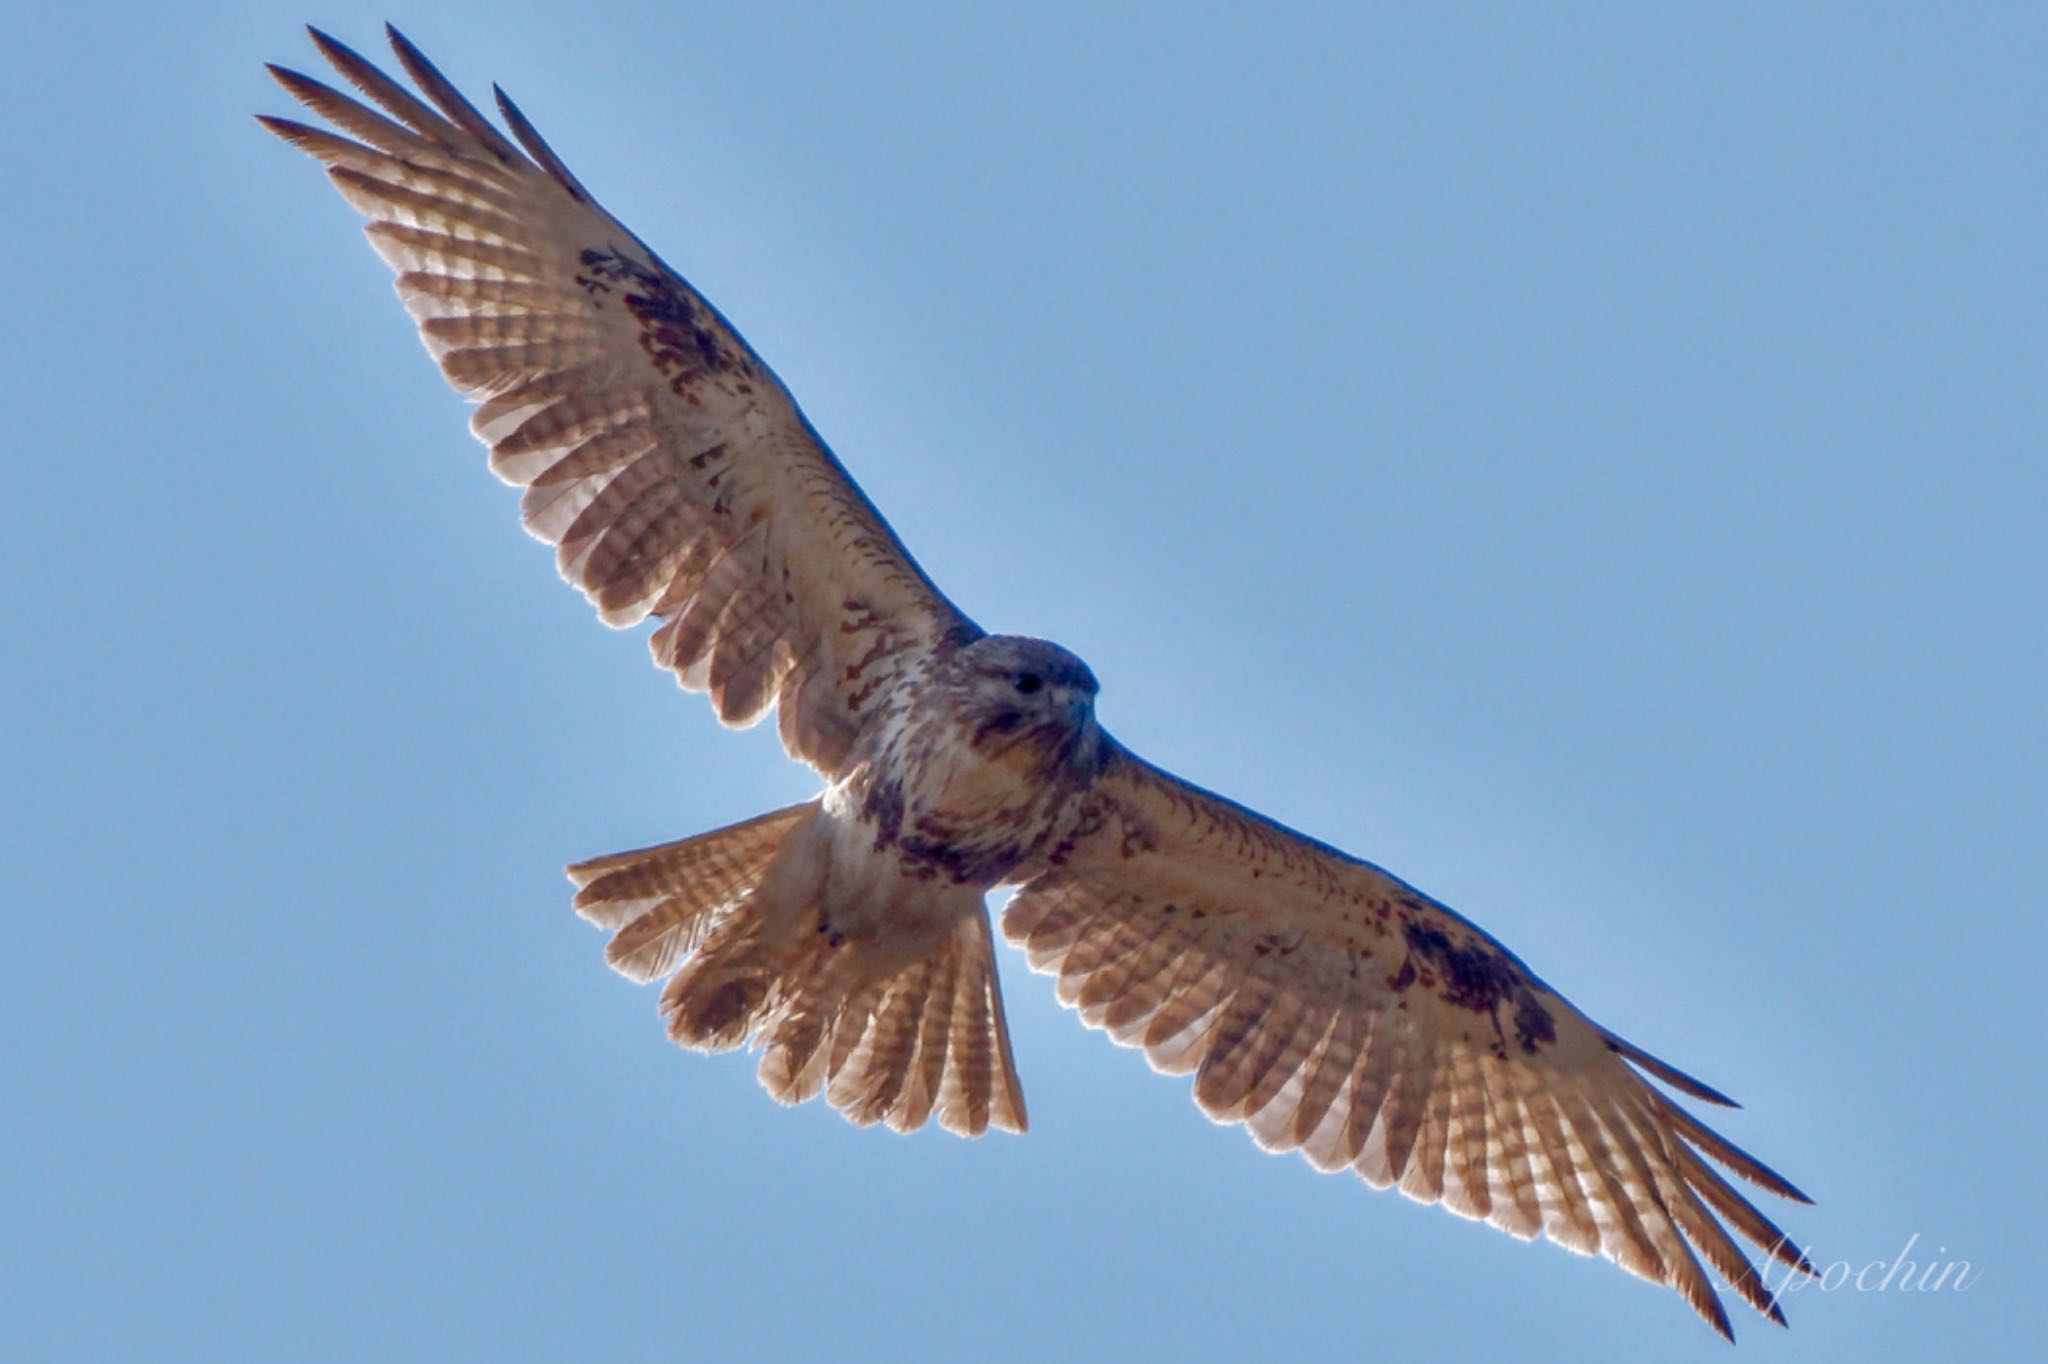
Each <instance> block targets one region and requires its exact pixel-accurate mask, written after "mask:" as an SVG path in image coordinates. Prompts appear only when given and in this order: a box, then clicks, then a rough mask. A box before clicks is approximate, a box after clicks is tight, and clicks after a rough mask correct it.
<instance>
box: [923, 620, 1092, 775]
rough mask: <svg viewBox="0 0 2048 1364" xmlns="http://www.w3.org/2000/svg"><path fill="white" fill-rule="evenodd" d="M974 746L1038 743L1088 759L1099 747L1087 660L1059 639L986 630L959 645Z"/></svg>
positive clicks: (1017, 747) (1041, 748)
mask: <svg viewBox="0 0 2048 1364" xmlns="http://www.w3.org/2000/svg"><path fill="white" fill-rule="evenodd" d="M957 662H958V666H959V667H960V668H961V671H962V673H963V674H964V677H963V680H964V682H965V684H966V691H967V707H966V709H967V713H968V716H969V717H970V723H971V731H970V732H971V734H972V737H973V742H974V746H975V747H976V748H977V749H980V750H982V751H983V752H984V753H987V754H988V755H990V756H991V757H995V756H1000V755H1006V754H1015V753H1021V752H1023V751H1035V752H1036V753H1037V754H1038V756H1040V757H1041V758H1043V759H1051V760H1058V761H1064V762H1069V763H1079V764H1086V763H1090V762H1093V761H1094V757H1095V753H1096V751H1097V748H1098V744H1097V742H1096V740H1097V735H1098V731H1097V729H1096V727H1095V693H1096V692H1097V691H1098V690H1099V689H1100V688H1099V686H1098V684H1097V683H1096V681H1095V674H1094V673H1092V672H1090V671H1089V670H1088V665H1087V664H1086V663H1083V662H1082V661H1081V660H1080V659H1078V658H1076V657H1074V655H1072V654H1070V653H1068V652H1067V651H1066V650H1065V649H1062V648H1060V646H1059V645H1057V644H1050V643H1047V642H1046V641H1045V640H1042V639H1026V638H1024V637H1023V636H1021V635H988V636H985V637H983V638H981V639H978V640H976V641H975V642H974V643H972V644H970V645H968V646H967V647H966V648H965V649H962V650H961V651H960V654H959V656H958V660H957Z"/></svg>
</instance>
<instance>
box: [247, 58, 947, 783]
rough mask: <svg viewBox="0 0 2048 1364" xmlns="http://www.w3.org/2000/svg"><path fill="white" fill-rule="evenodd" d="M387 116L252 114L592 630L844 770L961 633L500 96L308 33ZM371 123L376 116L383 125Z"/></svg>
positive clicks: (777, 407) (290, 82)
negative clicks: (356, 229) (397, 71)
mask: <svg viewBox="0 0 2048 1364" xmlns="http://www.w3.org/2000/svg"><path fill="white" fill-rule="evenodd" d="M313 39H314V42H315V43H316V44H317V45H318V46H319V48H320V50H321V52H322V53H323V54H324V55H325V56H326V57H327V59H328V60H329V61H330V62H331V63H333V65H334V67H335V69H336V70H338V71H340V72H341V74H342V75H343V76H345V77H346V78H347V79H348V80H349V81H350V82H351V83H352V84H354V85H355V86H356V88H357V89H359V90H361V91H362V92H363V93H364V94H365V95H367V96H369V98H370V100H371V101H372V102H374V103H375V104H376V105H377V106H380V107H381V108H382V110H383V111H384V112H383V113H379V112H377V110H376V109H373V108H371V107H369V106H368V105H366V104H364V103H361V102H358V101H357V100H354V99H351V98H349V97H348V96H345V95H343V94H341V93H340V92H339V91H336V90H334V89H332V88H330V87H328V86H326V85H323V84H321V83H320V82H318V81H315V80H312V79H310V78H308V77H306V76H303V75H300V74H298V73H297V72H294V71H288V70H284V69H281V68H278V67H272V68H271V71H272V73H273V74H274V75H275V76H276V77H277V79H278V80H279V81H280V82H281V83H282V84H283V85H284V87H285V88H286V89H287V90H289V91H290V92H291V93H292V94H293V95H295V96H296V97H297V98H298V99H299V100H300V101H302V102H303V103H304V104H306V105H307V106H308V107H310V108H311V109H313V110H314V111H315V112H317V113H318V114H320V115H321V116H322V117H324V118H325V119H326V120H327V121H328V122H329V123H330V124H332V125H333V126H334V128H336V129H338V130H339V132H340V133H341V134H346V136H340V135H337V134H336V133H334V132H328V131H324V130H321V129H317V128H312V127H308V126H306V125H305V124H301V123H296V122H293V121H291V120H288V119H281V118H269V117H265V118H264V119H263V120H262V122H263V124H264V125H265V126H266V127H268V128H269V129H270V130H271V131H272V132H275V133H277V134H278V135H279V136H281V137H283V138H284V139H285V140H286V141H288V142H291V143H292V144H294V145H295V146H297V147H299V148H300V149H301V150H303V151H306V152H308V153H310V154H311V155H313V156H315V157H317V158H318V159H319V160H320V161H322V162H323V163H325V165H326V166H327V171H328V174H329V176H331V177H332V178H333V180H334V182H335V184H336V186H337V187H339V189H340V190H341V192H342V195H343V196H344V197H345V198H347V199H348V201H349V202H350V203H352V204H354V205H355V206H356V207H357V208H358V209H360V210H361V211H362V212H363V213H364V214H365V215H366V216H367V217H368V218H369V219H370V223H369V227H368V229H367V231H368V234H369V237H370V241H371V244H372V245H374V246H375V247H376V249H377V251H378V253H379V254H381V255H382V256H383V257H384V258H385V260H386V261H387V262H389V263H390V265H391V266H392V268H393V269H394V270H396V271H397V272H398V292H399V294H400V296H401V297H402V298H403V299H404V300H405V304H406V307H407V308H408V309H409V310H410V311H411V313H412V315H413V317H414V318H415V319H416V320H417V321H418V323H419V328H420V335H421V337H422V338H423V339H424V340H425V342H426V344H427V348H428V350H429V351H430V352H432V354H433V355H434V357H435V359H437V360H438V361H439V362H440V365H441V369H442V371H443V372H444V373H445V374H446V375H447V376H448V379H449V382H450V383H452V384H453V385H454V386H455V387H456V388H457V389H459V390H461V391H462V392H463V393H464V394H466V395H467V396H469V397H470V398H472V399H475V400H477V401H479V402H480V403H481V404H482V406H480V407H479V408H478V409H477V411H476V413H475V414H474V416H473V417H472V419H471V426H472V427H473V429H474V430H475V432H476V434H477V436H478V437H479V438H480V439H481V440H482V441H483V442H484V443H485V444H486V445H487V446H489V447H490V452H491V468H492V469H493V470H494V471H495V472H496V473H497V474H498V476H499V477H501V478H503V479H505V480H506V481H507V482H510V483H514V484H517V485H519V486H521V487H524V488H525V489H526V494H525V497H524V499H523V500H522V503H521V513H522V516H523V519H524V521H525V525H526V528H527V530H528V531H530V532H531V533H532V534H534V535H535V536H537V537H539V538H540V539H542V540H545V541H546V542H548V543H549V544H552V545H554V546H556V562H557V564H558V566H559V567H560V569H561V572H562V575H563V576H564V577H565V578H567V579H568V580H569V581H570V582H572V583H574V584H575V585H576V586H578V587H580V588H581V589H583V592H584V594H585V595H586V596H588V597H589V598H590V600H591V602H592V603H593V604H594V605H595V606H596V607H597V609H598V611H599V612H600V614H601V615H602V617H603V619H604V620H605V622H606V623H607V624H610V625H614V626H624V625H630V624H633V623H636V622H638V621H641V620H643V619H645V618H647V617H648V616H653V617H655V618H656V619H658V620H660V621H661V622H662V625H661V628H660V630H659V631H658V632H656V634H655V635H654V637H653V640H652V646H653V650H654V655H655V659H656V661H657V662H658V663H660V664H661V665H663V666H665V667H667V668H670V669H672V670H673V671H674V672H675V674H676V676H677V678H678V679H679V680H680V681H681V683H682V684H683V685H684V686H685V687H688V688H690V689H692V690H699V691H707V692H709V693H710V695H711V698H712V702H713V704H714V705H715V707H716V708H717V711H718V715H719V718H720V719H722V720H724V721H725V722H726V723H727V724H734V725H738V724H747V723H751V722H752V721H755V720H758V719H759V718H761V716H763V715H765V714H766V713H767V711H768V709H769V708H770V707H771V706H775V705H778V704H779V705H780V707H781V715H780V723H781V731H782V739H783V742H784V744H785V745H786V746H787V747H788V749H789V751H790V752H791V754H792V755H794V756H796V757H799V758H802V759H804V760H805V761H807V762H809V763H810V764H811V765H812V766H814V767H816V768H818V769H819V770H820V771H822V772H824V773H825V774H826V775H827V776H828V777H830V776H837V775H839V774H840V771H841V769H842V767H843V766H844V764H845V762H846V759H847V756H848V753H849V751H850V749H851V748H852V746H853V742H854V740H855V738H856V737H857V736H858V735H859V733H860V731H861V728H862V726H863V724H865V723H866V722H867V720H868V719H869V718H870V717H871V716H872V715H873V714H874V710H875V704H876V702H877V700H878V699H879V698H880V697H881V696H883V695H884V694H885V693H886V692H887V691H888V690H889V688H890V687H891V686H892V685H893V684H894V683H895V682H896V681H898V680H899V679H900V677H901V675H902V673H903V670H904V669H906V668H907V667H909V666H911V664H912V661H913V660H915V659H917V658H920V657H922V656H924V655H925V654H926V653H927V652H928V651H929V650H930V649H931V647H932V646H933V645H934V644H935V643H936V642H937V641H939V640H940V639H942V638H944V637H947V636H952V637H955V638H959V639H967V638H971V637H973V636H974V635H976V634H978V633H979V631H978V630H977V629H976V628H975V627H974V625H973V624H972V623H971V622H969V621H968V620H967V619H966V617H964V616H963V615H961V614H960V612H959V611H957V610H956V609H955V608H954V607H953V606H952V604H951V603H949V602H948V601H947V600H946V599H945V597H944V596H942V595H941V594H940V593H939V591H938V589H937V588H936V587H934V586H933V584H932V583H931V581H930V579H928V578H927V577H925V575H924V573H923V572H922V570H920V569H919V568H918V566H917V564H916V563H915V562H914V561H913V560H912V559H911V557H910V555H909V553H908V552H907V551H906V550H905V549H904V548H903V546H902V544H901V543H900V542H899V541H898V540H897V539H896V537H895V535H894V534H893V533H892V532H891V531H890V529H889V526H888V524H887V523H886V522H884V521H883V520H882V517H881V515H880V514H879V513H878V512H877V511H876V510H875V508H874V507H873V505H871V504H870V503H869V502H868V500H867V499H866V498H865V497H864V496H862V494H861V491H860V489H859V488H858V487H856V486H855V485H854V483H853V480H852V479H851V478H850V477H848V475H847V473H846V471H845V469H843V468H842V467H841V466H840V464H839V462H838V460H836V459H835V458H833V456H832V453H831V451H830V450H828V449H827V448H826V447H825V445H824V443H823V441H821V440H820V439H819V438H818V436H817V433H816V432H814V431H813V430H812V429H811V427H810V424H809V423H808V422H807V421H805V419H804V416H803V414H802V413H801V412H800V411H799V410H798V409H797V406H796V404H795V402H794V401H793V400H792V399H791V397H790V395H789V393H788V392H787V390H785V389H784V388H783V386H782V384H781V382H780V381H779V380H778V379H776V377H775V375H774V374H773V373H772V372H771V371H770V370H769V369H768V367H767V366H766V365H765V364H763V363H762V362H761V360H760V358H759V357H758V356H756V355H755V354H754V352H753V351H752V350H751V349H749V348H748V346H747V345H746V343H745V342H744V341H742V340H741V339H740V337H739V336H738V335H737V334H736V333H735V332H734V331H733V330H732V328H731V327H730V326H728V325H727V323H726V322H725V319H724V318H723V317H721V316H720V315H719V314H718V312H717V311H716V310H715V309H714V308H713V307H712V306H711V305H710V304H709V303H707V302H706V301H705V300H704V299H703V298H702V297H701V296H700V295H699V294H698V293H697V292H696V291H695V290H693V289H692V288H691V287H690V286H689V285H688V284H687V283H685V282H684V281H683V280H682V278H681V277H679V276H678V275H676V274H675V273H674V272H673V271H671V270H670V269H669V268H668V267H667V266H666V265H664V264H663V263H662V261H661V259H660V258H659V257H657V256H656V255H655V254H654V253H653V252H652V251H650V250H648V248H647V247H646V246H645V245H644V244H643V243H642V242H641V241H640V240H639V239H638V238H637V237H635V236H634V235H633V234H632V233H631V232H629V231H627V230H626V228H625V227H624V226H623V225H621V224H620V223H619V222H618V221H617V220H616V219H614V218H613V217H612V216H611V215H610V214H608V213H606V212H605V211H604V210H603V209H602V208H600V207H598V205H597V203H596V202H595V201H594V200H593V199H592V198H591V197H590V194H589V192H588V191H587V190H585V189H584V188H583V186H582V185H581V184H580V183H579V182H578V181H577V180H576V178H575V177H574V176H573V175H571V174H570V173H569V171H568V170H567V168H565V167H564V166H563V165H562V163H561V161H560V160H559V159H558V158H557V157H556V156H555V154H554V152H553V151H552V150H551V149H550V148H549V147H548V145H547V144H546V143H545V142H543V141H542V140H541V138H540V135H539V134H538V133H536V132H535V131H534V130H533V128H532V126H531V125H530V124H529V123H528V122H527V121H526V119H525V117H524V116H523V115H521V114H520V112H519V111H518V109H517V108H515V107H514V106H513V105H512V103H511V102H510V101H509V100H507V99H506V98H505V97H504V95H503V92H499V95H498V105H499V108H500V110H501V111H502V112H503V114H504V116H505V120H506V123H507V124H508V125H509V127H510V129H511V132H512V136H513V137H514V138H516V139H517V145H515V144H514V142H513V141H512V140H511V139H508V138H507V137H506V136H505V135H504V134H502V133H501V132H499V131H498V129H497V128H496V127H494V126H493V125H492V124H491V123H490V121H489V120H487V119H486V118H484V116H483V115H482V114H480V113H479V112H477V110H476V109H475V108H474V107H473V106H472V105H470V104H469V102H468V101H466V100H465V99H463V97H462V96H461V95H460V94H458V93H457V92H456V90H455V89H454V87H453V86H451V85H450V84H449V83H448V81H447V80H446V79H445V78H444V77H443V76H442V75H441V74H440V72H438V71H436V70H435V69H434V67H433V66H432V65H431V64H429V63H428V62H427V60H426V58H425V57H423V56H421V55H420V53H419V51H418V49H416V48H415V47H413V45H412V44H411V43H409V42H408V41H406V39H405V38H403V37H402V36H400V35H399V34H398V33H397V32H396V31H395V30H394V31H392V33H391V42H392V46H393V48H394V49H395V50H396V52H397V54H398V59H399V62H400V63H401V64H402V65H403V66H404V68H405V69H406V71H407V72H408V73H409V74H410V75H411V76H412V78H413V80H414V82H415V83H416V84H417V85H418V87H419V89H420V91H421V92H422V93H423V94H424V95H425V96H426V99H427V100H428V101H431V105H430V104H429V103H426V102H423V101H422V100H420V99H419V98H416V97H415V96H414V95H412V94H411V93H409V92H407V91H406V90H405V89H404V88H403V87H402V86H400V85H399V84H398V83H396V82H395V81H393V80H391V79H390V78H389V77H387V76H386V75H384V74H383V73H382V72H381V71H379V70H377V68H376V67H374V66H372V65H370V63H368V62H367V61H365V60H363V58H361V57H359V56H358V55H356V54H355V53H354V52H352V51H350V50H349V49H348V48H346V47H344V46H342V45H341V44H340V43H338V42H335V41H334V40H333V39H331V38H328V37H327V36H325V35H324V34H321V33H320V32H318V31H317V30H315V31H314V33H313ZM386 115H388V117H387V116H386Z"/></svg>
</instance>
